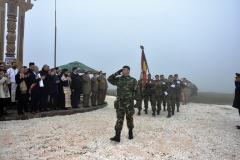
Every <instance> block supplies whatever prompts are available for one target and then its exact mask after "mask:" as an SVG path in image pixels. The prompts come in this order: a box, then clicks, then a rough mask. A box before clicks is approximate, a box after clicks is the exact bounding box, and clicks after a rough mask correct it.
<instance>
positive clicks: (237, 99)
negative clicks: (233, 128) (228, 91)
mask: <svg viewBox="0 0 240 160" xmlns="http://www.w3.org/2000/svg"><path fill="white" fill-rule="evenodd" d="M235 87H236V88H235V96H234V101H233V107H234V108H237V109H238V112H239V116H240V74H239V73H236V78H235ZM237 129H240V125H238V126H237Z"/></svg>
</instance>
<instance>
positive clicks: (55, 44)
mask: <svg viewBox="0 0 240 160" xmlns="http://www.w3.org/2000/svg"><path fill="white" fill-rule="evenodd" d="M56 66H57V1H56V0H55V35H54V67H56Z"/></svg>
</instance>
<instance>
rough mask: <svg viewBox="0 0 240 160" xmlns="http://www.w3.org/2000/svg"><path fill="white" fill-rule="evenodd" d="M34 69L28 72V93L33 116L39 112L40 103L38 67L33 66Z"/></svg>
mask: <svg viewBox="0 0 240 160" xmlns="http://www.w3.org/2000/svg"><path fill="white" fill-rule="evenodd" d="M33 68H34V69H33V70H32V71H30V72H29V86H30V88H29V93H30V97H31V111H32V113H33V114H35V113H36V112H38V111H39V103H40V98H39V97H40V91H39V82H40V81H41V78H40V77H39V75H38V74H39V73H38V67H37V66H34V67H33Z"/></svg>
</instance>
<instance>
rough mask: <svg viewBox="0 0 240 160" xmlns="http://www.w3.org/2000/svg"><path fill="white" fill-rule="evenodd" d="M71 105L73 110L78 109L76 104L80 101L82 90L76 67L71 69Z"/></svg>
mask: <svg viewBox="0 0 240 160" xmlns="http://www.w3.org/2000/svg"><path fill="white" fill-rule="evenodd" d="M71 79H72V82H71V85H70V88H71V104H72V107H73V108H78V104H79V101H80V94H81V92H82V91H81V90H82V84H81V77H80V75H79V74H78V69H77V68H76V67H73V69H72V73H71Z"/></svg>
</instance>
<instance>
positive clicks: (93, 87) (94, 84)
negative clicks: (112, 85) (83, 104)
mask: <svg viewBox="0 0 240 160" xmlns="http://www.w3.org/2000/svg"><path fill="white" fill-rule="evenodd" d="M91 90H92V95H91V103H92V106H96V105H97V96H98V79H97V77H96V76H94V77H92V79H91Z"/></svg>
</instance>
